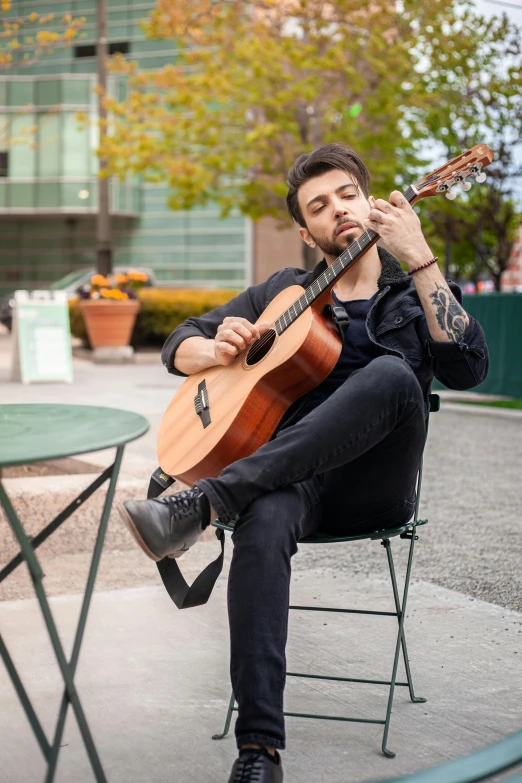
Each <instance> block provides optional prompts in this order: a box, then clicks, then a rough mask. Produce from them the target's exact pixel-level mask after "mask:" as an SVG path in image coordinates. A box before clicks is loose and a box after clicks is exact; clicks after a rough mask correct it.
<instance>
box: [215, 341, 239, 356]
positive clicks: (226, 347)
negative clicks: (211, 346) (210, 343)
mask: <svg viewBox="0 0 522 783" xmlns="http://www.w3.org/2000/svg"><path fill="white" fill-rule="evenodd" d="M216 353H225V354H228V355H229V356H237V355H238V353H239V349H238V347H237V346H235V345H231V343H225V342H223V341H222V340H216Z"/></svg>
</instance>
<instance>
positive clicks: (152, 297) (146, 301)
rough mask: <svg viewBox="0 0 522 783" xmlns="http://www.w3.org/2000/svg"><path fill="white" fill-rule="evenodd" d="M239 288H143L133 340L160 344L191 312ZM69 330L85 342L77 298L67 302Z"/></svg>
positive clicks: (200, 311) (216, 303)
mask: <svg viewBox="0 0 522 783" xmlns="http://www.w3.org/2000/svg"><path fill="white" fill-rule="evenodd" d="M238 293H239V291H238V290H230V289H223V288H220V289H216V290H213V289H194V288H142V289H141V290H140V291H139V292H138V296H139V299H140V301H141V310H140V313H139V315H138V318H137V321H136V326H135V328H134V333H133V336H132V344H133V345H134V346H138V345H161V344H163V343H164V342H165V340H166V339H167V337H168V336H169V334H170V333H171V332H172V330H173V329H175V328H176V326H179V325H180V324H182V323H183V321H186V319H187V318H190V317H191V316H199V315H204V313H208V311H209V310H214V309H215V308H216V307H219V306H220V305H222V304H225V302H229V301H230V300H231V299H233V298H234V296H237V294H238ZM69 314H70V321H71V333H72V334H73V335H74V336H75V337H80V338H81V339H82V340H83V341H84V343H85V344H88V338H87V332H86V331H85V324H84V322H83V318H82V314H81V312H80V306H79V301H77V300H76V301H71V302H70V303H69Z"/></svg>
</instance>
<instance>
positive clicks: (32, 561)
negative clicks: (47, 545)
mask: <svg viewBox="0 0 522 783" xmlns="http://www.w3.org/2000/svg"><path fill="white" fill-rule="evenodd" d="M123 450H124V447H123V446H120V447H119V448H118V449H117V451H116V459H115V461H114V464H113V465H112V466H111V468H109V469H108V471H110V477H111V478H110V484H109V489H108V491H107V498H106V500H105V504H104V508H103V512H102V517H101V520H100V526H99V529H98V535H97V538H96V543H95V546H94V551H93V557H92V561H91V566H90V569H89V575H88V578H87V584H86V587H85V594H84V599H83V602H82V608H81V612H80V619H79V621H78V626H77V629H76V636H75V640H74V645H73V651H72V654H71V660H70V662H69V663H68V662H67V659H66V657H65V654H64V651H63V647H62V644H61V641H60V638H59V636H58V631H57V628H56V625H55V622H54V618H53V616H52V613H51V609H50V606H49V602H48V600H47V595H46V593H45V590H44V587H43V584H42V580H43V572H42V570H41V568H40V564H39V562H38V559H37V557H36V554H35V552H34V550H33V547H32V545H31V541H30V539H29V538H28V536H27V535H26V533H25V531H24V529H23V527H22V525H21V523H20V521H19V519H18V517H17V515H16V512H15V510H14V508H13V506H12V504H11V502H10V500H9V498H8V496H7V494H6V492H5V489H4V488H3V486H2V483H1V482H0V505H1V506H2V507H3V508H4V511H5V513H6V516H7V518H8V520H9V523H10V525H11V527H12V529H13V532H14V534H15V536H16V538H17V539H18V542H19V544H20V548H21V554H22V556H23V558H24V560H25V561H26V563H27V565H28V568H29V572H30V574H31V578H32V580H33V585H34V589H35V592H36V596H37V598H38V602H39V604H40V608H41V610H42V614H43V617H44V621H45V624H46V627H47V630H48V633H49V636H50V639H51V644H52V646H53V649H54V652H55V655H56V658H57V661H58V666H59V668H60V670H61V673H62V677H63V680H64V683H65V690H64V694H63V698H62V703H61V705H60V711H59V715H58V720H57V724H56V729H55V735H54V741H53V744H52V746H51V747H50V753H49V755H48V756H47V758H48V770H47V776H46V779H45V780H46V783H51V782H52V781H53V780H54V775H55V772H56V763H57V760H58V753H59V750H60V742H61V738H62V734H63V729H64V725H65V717H66V714H67V709H68V706H69V703H70V704H71V706H72V708H73V711H74V713H75V716H76V720H77V722H78V726H79V729H80V732H81V735H82V738H83V742H84V745H85V749H86V751H87V754H88V756H89V760H90V762H91V766H92V769H93V772H94V776H95V778H96V780H97V781H98V783H107V779H106V777H105V774H104V772H103V768H102V766H101V762H100V759H99V757H98V753H97V751H96V748H95V745H94V741H93V739H92V736H91V733H90V730H89V727H88V724H87V720H86V718H85V715H84V712H83V709H82V706H81V703H80V699H79V697H78V693H77V691H76V688H75V685H74V674H75V671H76V666H77V663H78V658H79V654H80V647H81V643H82V639H83V634H84V630H85V625H86V622H87V614H88V611H89V606H90V602H91V597H92V592H93V589H94V583H95V579H96V573H97V571H98V566H99V562H100V558H101V553H102V548H103V542H104V539H105V533H106V530H107V524H108V521H109V515H110V511H111V507H112V502H113V499H114V493H115V490H116V482H117V479H118V474H119V471H120V466H121V460H122V457H123ZM106 472H107V471H106ZM71 513H72V512H71ZM5 652H6V653H7V650H5ZM2 657H4V656H2ZM7 659H8V660H9V661H10V660H11V659H10V658H9V657H8V656H7ZM7 659H6V658H4V661H6V660H7ZM11 679H13V678H12V677H11ZM16 682H19V678H18V675H16V680H13V683H14V684H15V683H16ZM20 684H21V683H20ZM15 687H16V684H15ZM22 688H23V686H22ZM17 692H18V695H19V697H20V698H21V699H22V698H23V696H22V693H21V692H20V691H19V690H18V689H17ZM23 693H25V690H24V691H23ZM25 695H26V697H27V694H25ZM27 700H28V697H27ZM22 703H23V702H22ZM24 706H25V705H24ZM26 714H27V715H28V717H29V714H34V710H33V709H32V707H30V713H28V712H27V709H26ZM38 725H39V724H38ZM33 730H34V731H35V734H36V729H35V725H33ZM44 737H45V735H44ZM37 739H39V741H40V739H41V738H39V736H38V735H37ZM40 744H41V743H40ZM42 750H43V747H42ZM44 755H46V754H45V753H44Z"/></svg>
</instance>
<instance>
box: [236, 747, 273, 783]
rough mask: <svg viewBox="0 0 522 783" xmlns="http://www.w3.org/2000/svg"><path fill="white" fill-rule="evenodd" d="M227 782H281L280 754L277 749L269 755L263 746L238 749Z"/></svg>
mask: <svg viewBox="0 0 522 783" xmlns="http://www.w3.org/2000/svg"><path fill="white" fill-rule="evenodd" d="M228 783H283V765H282V764H281V756H280V755H279V753H278V752H277V751H276V754H275V757H274V756H271V755H270V753H269V752H268V751H267V750H265V749H264V748H260V749H259V750H256V749H254V748H245V750H240V751H239V758H238V759H236V761H235V762H234V766H233V767H232V772H231V773H230V777H229V779H228Z"/></svg>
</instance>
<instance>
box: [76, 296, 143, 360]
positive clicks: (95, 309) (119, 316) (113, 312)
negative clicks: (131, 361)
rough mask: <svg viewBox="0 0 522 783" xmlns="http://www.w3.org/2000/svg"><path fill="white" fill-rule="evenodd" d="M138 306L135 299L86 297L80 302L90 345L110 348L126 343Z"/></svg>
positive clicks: (127, 342) (138, 309)
mask: <svg viewBox="0 0 522 783" xmlns="http://www.w3.org/2000/svg"><path fill="white" fill-rule="evenodd" d="M140 306H141V305H140V302H139V301H138V300H137V299H125V300H124V301H123V302H121V301H120V302H114V301H110V300H106V299H105V300H103V299H86V300H84V301H82V302H80V310H81V312H82V316H83V320H84V321H85V328H86V329H87V334H88V335H89V340H90V343H91V346H92V347H93V348H105V347H111V348H112V347H115V346H121V345H128V344H129V343H130V339H131V336H132V330H133V328H134V323H135V321H136V317H137V315H138V313H139V311H140Z"/></svg>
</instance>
